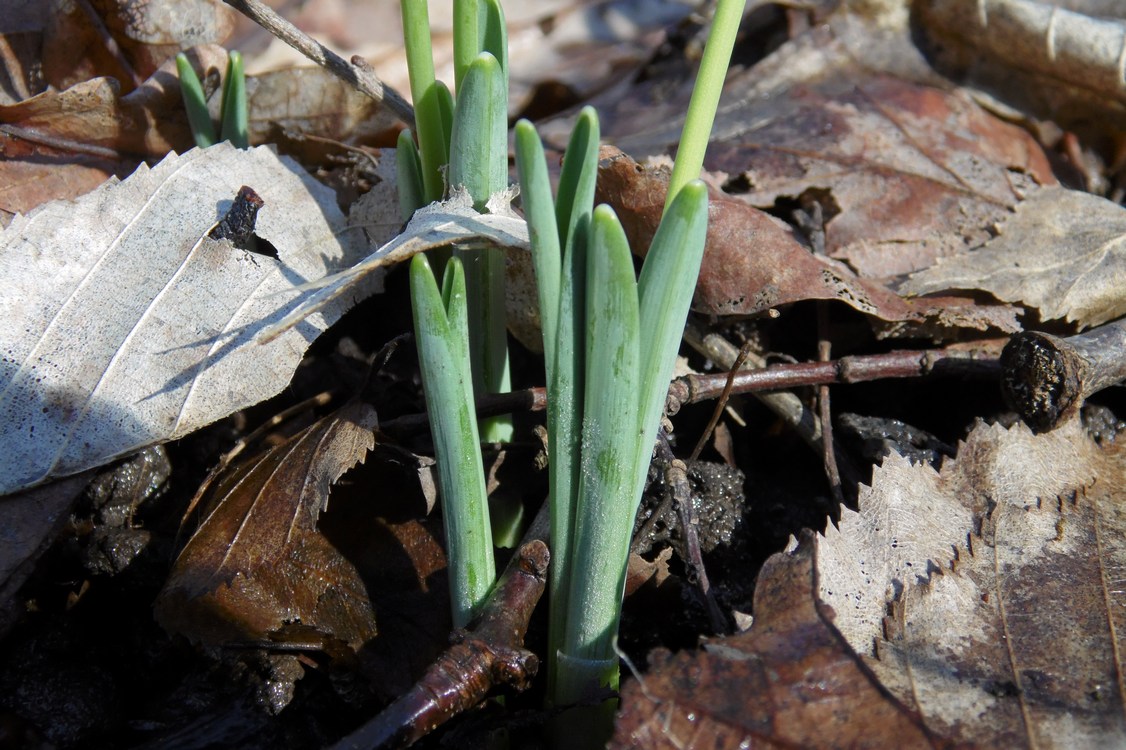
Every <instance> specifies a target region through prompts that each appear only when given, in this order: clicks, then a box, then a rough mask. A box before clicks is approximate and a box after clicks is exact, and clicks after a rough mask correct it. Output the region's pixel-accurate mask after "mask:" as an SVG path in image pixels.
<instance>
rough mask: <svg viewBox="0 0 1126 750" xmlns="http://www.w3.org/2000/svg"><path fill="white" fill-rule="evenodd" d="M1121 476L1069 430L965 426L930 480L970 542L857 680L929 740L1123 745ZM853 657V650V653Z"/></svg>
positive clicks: (1125, 535) (921, 590)
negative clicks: (888, 697)
mask: <svg viewBox="0 0 1126 750" xmlns="http://www.w3.org/2000/svg"><path fill="white" fill-rule="evenodd" d="M1124 472H1126V463H1124V462H1123V455H1122V450H1121V448H1120V447H1118V446H1114V445H1111V446H1110V447H1109V448H1106V449H1100V448H1099V447H1098V446H1096V445H1095V443H1094V442H1093V441H1091V439H1090V438H1089V437H1088V436H1087V435H1086V434H1084V432H1083V430H1082V428H1081V426H1080V425H1079V423H1078V420H1073V421H1071V422H1069V423H1068V424H1067V425H1065V426H1064V427H1062V428H1061V429H1060V430H1057V431H1055V432H1052V433H1047V434H1042V435H1033V434H1032V433H1031V431H1029V430H1028V428H1026V427H1025V426H1024V425H1020V424H1018V425H1017V426H1015V427H1013V428H1010V429H1005V428H1002V427H999V426H988V427H987V426H979V427H977V428H976V429H975V430H974V431H973V432H972V433H971V434H970V436H969V437H968V439H967V441H966V443H965V444H963V446H962V448H961V450H960V451H959V455H958V457H957V458H956V459H955V460H953V461H952V462H950V463H948V464H947V465H946V466H944V467H943V470H942V479H943V484H944V485H945V487H944V489H943V491H942V494H944V495H945V496H946V497H947V498H948V499H949V500H950V501H954V502H957V499H958V498H959V497H961V498H962V499H963V500H965V501H967V502H968V503H969V505H970V507H971V508H972V510H973V512H974V516H975V526H976V527H977V528H980V530H981V533H980V535H978V534H974V535H972V536H971V537H970V544H969V545H968V546H967V547H966V548H964V549H963V550H961V551H960V553H959V556H958V559H957V560H956V561H955V562H954V563H953V565H951V566H946V565H943V566H941V572H939V571H936V572H935V573H934V574H933V575H932V576H931V578H930V579H929V580H928V581H927V582H925V583H924V584H921V585H918V586H909V587H907V588H906V589H905V590H904V592H903V594H902V595H901V596H899V597H897V598H896V599H895V600H894V601H893V603H892V608H891V615H890V616H889V617H888V618H887V620H886V621H885V627H886V632H887V640H883V641H880V642H879V643H878V649H877V653H878V658H874V659H870V660H869V666H870V667H871V668H872V669H873V671H874V673H875V674H876V676H877V677H878V678H879V679H880V680H881V682H882V683H883V685H884V687H886V688H888V689H889V690H890V691H891V692H892V694H893V695H895V696H896V697H898V698H899V699H900V700H903V701H904V702H905V703H906V704H907V705H909V706H911V707H913V708H915V709H916V710H917V711H919V713H920V714H921V715H922V717H923V719H924V721H925V722H926V723H927V726H928V727H929V728H930V729H932V730H933V731H934V732H935V733H936V734H939V735H942V736H946V737H949V738H951V739H952V740H954V741H957V742H962V743H966V744H967V745H970V746H977V747H1013V748H1017V747H1039V748H1074V747H1117V746H1121V744H1122V742H1123V739H1124V738H1126V698H1124V696H1123V692H1122V678H1121V676H1122V666H1121V664H1120V661H1119V659H1120V654H1121V653H1122V650H1123V648H1124V647H1126V642H1124V639H1123V636H1122V635H1121V634H1122V633H1123V628H1124V627H1126V600H1124V599H1123V597H1122V596H1121V582H1122V581H1123V580H1124V579H1126V506H1124V505H1123V504H1122V502H1121V497H1122V490H1123V485H1124V483H1126V473H1124ZM853 645H854V646H858V645H859V644H855V643H854V644H853Z"/></svg>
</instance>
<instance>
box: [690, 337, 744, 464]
mask: <svg viewBox="0 0 1126 750" xmlns="http://www.w3.org/2000/svg"><path fill="white" fill-rule="evenodd" d="M750 353H751V341H750V339H748V340H747V341H744V342H743V346H742V347H741V348H740V349H739V356H738V357H736V358H735V363H734V364H732V365H731V372H729V373H727V382H726V383H724V385H723V392H722V393H720V394H719V399H718V400H717V401H716V403H715V409H713V410H712V418H711V419H709V420H708V426H707V427H705V428H704V431H703V432H702V433H700V439H699V440H697V441H696V447H695V448H693V449H692V455H690V456H689V457H688V460H689V461H695V460H696V459H698V458H699V457H700V453H701V451H703V450H704V446H705V445H707V442H708V438H710V437H711V436H712V433H713V432H714V431H715V427H716V425H717V424H719V418H720V417H721V416H723V410H724V409H726V408H727V400H728V399H729V398H731V389H732V388H734V387H735V373H737V372H738V371H739V370H741V369H743V363H744V362H746V361H747V356H748V355H749V354H750Z"/></svg>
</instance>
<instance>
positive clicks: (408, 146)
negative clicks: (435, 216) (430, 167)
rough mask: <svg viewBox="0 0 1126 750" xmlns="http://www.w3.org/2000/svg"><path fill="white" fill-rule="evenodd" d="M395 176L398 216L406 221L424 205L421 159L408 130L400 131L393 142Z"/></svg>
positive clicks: (424, 193)
mask: <svg viewBox="0 0 1126 750" xmlns="http://www.w3.org/2000/svg"><path fill="white" fill-rule="evenodd" d="M395 177H396V179H397V180H398V181H399V217H400V218H401V219H402V220H403V221H407V220H409V219H410V217H411V216H413V215H414V212H415V211H417V210H418V209H420V208H422V207H423V206H425V205H426V197H425V196H426V191H425V188H423V185H422V161H421V159H419V156H418V146H416V145H415V143H414V138H413V137H412V136H411V131H410V130H403V131H400V132H399V140H398V142H397V143H396V144H395Z"/></svg>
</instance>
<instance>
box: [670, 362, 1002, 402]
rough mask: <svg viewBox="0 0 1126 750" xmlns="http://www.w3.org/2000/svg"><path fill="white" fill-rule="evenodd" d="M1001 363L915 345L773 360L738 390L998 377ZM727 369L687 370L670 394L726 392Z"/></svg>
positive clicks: (696, 396)
mask: <svg viewBox="0 0 1126 750" xmlns="http://www.w3.org/2000/svg"><path fill="white" fill-rule="evenodd" d="M999 373H1000V365H999V364H998V362H997V359H996V358H994V357H982V356H978V355H976V354H973V353H970V352H965V351H961V350H944V349H939V350H929V349H928V350H921V351H916V350H910V351H894V352H887V353H886V354H863V355H856V356H850V357H841V358H840V359H836V360H830V361H828V362H801V363H798V364H793V365H774V366H772V367H767V368H764V369H762V370H745V371H743V372H739V373H736V375H735V378H734V383H733V385H732V390H733V391H734V392H735V393H750V392H757V391H772V390H780V389H783V388H798V387H801V386H810V385H822V384H828V383H861V382H865V381H870V380H883V379H886V378H920V377H927V376H930V375H943V376H947V377H996V376H997V375H998V374H999ZM726 384H727V374H726V373H717V374H715V375H685V376H683V377H680V378H677V379H676V380H674V381H673V382H672V384H671V385H670V386H669V395H670V397H672V398H674V399H676V400H677V401H678V402H679V403H682V404H694V403H696V402H698V401H708V400H710V399H713V398H716V397H717V396H719V394H720V393H722V392H723V389H724V387H725V386H726Z"/></svg>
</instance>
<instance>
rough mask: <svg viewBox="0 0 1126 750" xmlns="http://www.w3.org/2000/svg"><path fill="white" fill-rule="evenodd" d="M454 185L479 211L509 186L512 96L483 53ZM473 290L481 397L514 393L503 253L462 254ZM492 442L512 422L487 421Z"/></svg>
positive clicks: (473, 67) (468, 81) (454, 146)
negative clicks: (505, 311)
mask: <svg viewBox="0 0 1126 750" xmlns="http://www.w3.org/2000/svg"><path fill="white" fill-rule="evenodd" d="M450 155H451V160H450V169H449V174H450V184H451V185H452V186H454V187H456V188H465V190H467V191H468V192H469V195H470V197H471V198H472V199H473V204H474V206H475V207H476V208H477V210H478V211H483V210H485V204H486V203H487V202H488V200H489V198H490V197H491V196H492V195H493V194H494V193H498V192H501V191H503V190H505V189H506V188H507V187H508V94H507V90H506V88H505V77H504V71H503V70H502V68H501V66H500V62H499V61H498V60H497V59H496V58H495V57H493V55H491V54H490V53H488V52H482V53H480V54H479V55H478V56H477V58H476V59H475V60H474V61H473V62H472V63H471V64H470V66H469V70H468V71H466V74H465V80H464V81H463V83H462V88H461V90H460V91H459V92H458V96H457V106H456V108H455V110H454V130H453V138H452V142H451V144H450ZM458 254H459V255H460V256H461V257H462V261H463V262H464V263H465V268H466V286H467V289H468V290H469V316H470V320H472V321H473V325H471V326H470V329H469V339H470V353H471V357H472V360H473V373H474V389H475V391H476V392H477V393H504V392H506V391H509V390H511V383H510V381H509V370H508V338H507V327H506V324H505V315H504V252H503V251H502V250H498V249H495V248H482V249H476V248H466V249H462V250H459V251H458ZM482 433H483V435H484V438H485V440H487V441H489V442H507V441H508V440H511V438H512V422H511V419H510V418H500V417H497V418H492V419H488V420H485V422H484V423H483V425H482Z"/></svg>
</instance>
